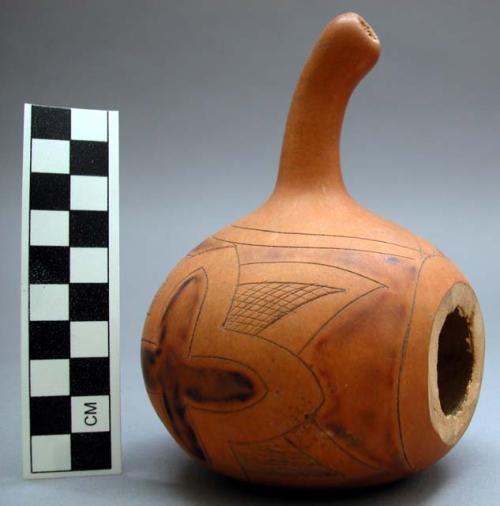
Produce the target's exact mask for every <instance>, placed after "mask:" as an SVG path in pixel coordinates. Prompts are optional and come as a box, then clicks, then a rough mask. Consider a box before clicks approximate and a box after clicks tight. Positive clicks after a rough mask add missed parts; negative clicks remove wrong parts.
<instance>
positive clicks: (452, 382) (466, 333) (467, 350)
mask: <svg viewBox="0 0 500 506" xmlns="http://www.w3.org/2000/svg"><path fill="white" fill-rule="evenodd" d="M473 365H474V355H473V349H472V335H471V329H470V325H469V320H468V319H467V318H466V317H465V316H463V314H462V313H461V311H460V309H459V308H458V307H457V308H455V310H454V311H452V312H451V313H449V314H448V316H447V317H446V320H445V322H444V325H443V327H442V329H441V332H440V334H439V347H438V363H437V373H438V388H439V401H440V403H441V409H442V410H443V413H444V414H445V415H450V414H453V413H456V412H457V411H459V410H460V407H461V405H462V403H463V401H464V400H465V397H466V395H467V386H468V385H469V382H470V381H471V377H472V368H473Z"/></svg>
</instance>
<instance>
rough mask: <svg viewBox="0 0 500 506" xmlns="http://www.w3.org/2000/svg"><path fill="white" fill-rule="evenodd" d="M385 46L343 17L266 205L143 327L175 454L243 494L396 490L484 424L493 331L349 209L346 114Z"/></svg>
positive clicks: (323, 45)
mask: <svg viewBox="0 0 500 506" xmlns="http://www.w3.org/2000/svg"><path fill="white" fill-rule="evenodd" d="M379 51H380V45H379V41H378V38H377V36H376V35H375V33H374V32H373V30H372V29H371V27H370V26H369V25H368V24H367V23H366V22H365V21H364V20H363V19H361V18H360V17H359V16H358V15H356V14H353V13H347V14H343V15H341V16H338V17H337V18H335V19H334V20H332V21H331V22H330V24H329V25H328V26H327V27H326V28H325V30H324V31H323V33H322V34H321V36H320V38H319V40H318V42H317V44H316V46H315V48H314V49H313V52H312V54H311V56H310V58H309V60H308V62H307V64H306V66H305V68H304V70H303V73H302V75H301V78H300V80H299V83H298V85H297V88H296V91H295V95H294V98H293V101H292V105H291V109H290V113H289V117H288V122H287V128H286V132H285V137H284V143H283V150H282V156H281V163H280V171H279V176H278V180H277V185H276V188H275V190H274V192H273V194H272V195H271V197H270V199H269V200H268V201H267V202H266V203H265V204H264V205H263V206H262V207H261V208H259V209H257V210H256V211H255V212H254V213H252V214H250V215H249V216H246V217H245V218H243V219H241V220H239V221H237V222H236V223H234V224H233V225H231V226H229V227H227V228H225V229H223V230H221V231H219V232H217V233H215V234H214V235H212V236H211V237H210V238H208V239H207V240H206V241H204V242H202V243H201V244H200V245H199V246H197V247H196V248H194V249H193V250H192V251H191V252H190V253H188V255H187V256H186V257H185V258H184V259H183V260H182V261H181V262H180V263H179V264H178V265H177V266H176V267H175V269H174V270H173V271H172V272H171V273H170V275H169V276H168V277H167V279H166V281H165V282H164V284H163V285H162V286H161V288H160V289H159V291H158V293H157V295H156V297H155V299H154V300H153V303H152V305H151V309H150V312H149V313H148V317H147V320H146V323H145V327H144V333H143V339H142V365H143V372H144V378H145V383H146V387H147V391H148V394H149V397H150V399H151V401H152V403H153V406H154V408H155V410H156V411H157V413H158V415H159V416H160V418H161V419H162V421H163V422H164V424H165V425H166V427H167V429H168V430H169V431H170V433H171V434H172V435H173V437H174V438H175V439H176V440H177V442H178V443H179V444H180V445H181V446H182V447H183V448H184V449H185V450H186V451H187V452H188V453H189V454H191V455H192V456H194V457H196V458H197V459H199V460H200V461H202V462H203V463H205V464H206V465H207V466H208V467H210V468H211V469H213V470H216V471H218V472H221V473H224V474H226V475H228V476H232V477H235V478H238V479H241V480H247V481H252V482H259V483H266V484H273V485H283V486H305V487H345V486H359V485H368V484H374V483H380V482H384V481H390V480H394V479H396V478H399V477H401V476H404V475H406V474H409V473H411V472H414V471H416V470H419V469H423V468H425V467H427V466H429V465H430V464H432V463H433V462H435V461H436V460H438V459H439V458H440V457H442V456H443V455H444V454H445V453H446V452H447V451H448V450H449V449H450V448H451V447H452V446H453V445H454V444H455V443H456V442H457V441H458V439H459V438H460V437H461V435H462V434H463V432H464V431H465V429H466V427H467V425H468V423H469V421H470V419H471V417H472V414H473V411H474V407H475V405H476V402H477V398H478V395H479V388H480V382H481V375H482V367H483V349H484V332H483V326H482V319H481V312H480V309H479V305H478V303H477V299H476V297H475V295H474V292H473V290H472V289H471V288H470V285H469V283H468V281H467V279H466V278H465V277H464V276H463V274H461V273H460V271H459V270H458V269H457V268H456V267H455V266H454V265H453V264H452V263H451V262H450V261H449V260H448V259H447V258H446V257H445V256H444V255H443V254H442V253H441V252H440V251H438V250H437V249H436V248H434V247H433V246H432V245H430V244H429V243H427V242H426V241H425V240H423V239H421V238H420V237H418V236H416V235H414V234H412V233H410V232H409V231H407V230H406V229H404V228H402V227H400V226H398V225H395V224H393V223H390V222H388V221H386V220H384V219H383V218H380V217H378V216H377V215H375V214H373V213H371V212H369V211H367V210H366V209H364V208H363V207H361V206H360V205H359V204H358V203H357V202H355V201H354V200H353V199H352V198H351V197H350V195H349V194H348V193H347V191H346V189H345V186H344V183H343V181H342V175H341V172H340V163H339V151H338V142H339V137H340V129H341V124H342V119H343V115H344V110H345V107H346V105H347V102H348V99H349V97H350V95H351V93H352V91H353V89H354V87H355V86H356V84H357V83H358V82H359V80H360V79H361V78H362V77H363V76H364V75H365V74H366V73H367V72H368V70H369V69H370V68H371V67H372V66H373V65H374V64H375V62H376V60H377V58H378V55H379Z"/></svg>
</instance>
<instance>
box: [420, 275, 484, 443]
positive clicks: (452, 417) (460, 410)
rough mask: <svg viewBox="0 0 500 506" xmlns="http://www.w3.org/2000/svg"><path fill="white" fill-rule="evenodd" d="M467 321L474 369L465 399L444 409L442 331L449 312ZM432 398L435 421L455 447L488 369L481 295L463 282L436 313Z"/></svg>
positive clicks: (431, 346)
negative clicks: (440, 365)
mask: <svg viewBox="0 0 500 506" xmlns="http://www.w3.org/2000/svg"><path fill="white" fill-rule="evenodd" d="M457 308H458V311H459V313H460V315H461V317H463V318H464V319H466V320H467V323H468V329H469V336H470V348H471V353H472V371H471V374H470V379H469V381H468V382H467V385H466V387H465V390H464V395H463V398H462V400H461V402H459V403H458V405H457V406H456V408H455V409H454V410H452V411H450V412H448V413H446V412H445V411H444V410H443V407H442V404H441V396H440V391H439V382H438V357H439V343H440V335H441V331H442V329H443V327H444V324H445V321H446V319H447V317H448V315H449V314H451V313H453V312H454V311H455V310H457ZM428 368H429V370H428V400H429V411H430V418H431V423H432V426H433V428H434V430H435V431H436V432H437V433H438V435H439V437H440V438H441V440H442V441H443V443H445V444H446V445H448V446H453V445H454V444H455V443H456V442H457V441H458V440H459V439H460V438H461V437H462V435H463V433H464V432H465V430H466V429H467V427H468V425H469V423H470V421H471V419H472V415H473V414H474V410H475V407H476V405H477V401H478V398H479V391H480V388H481V381H482V376H483V368H484V323H483V318H482V314H481V309H480V307H479V303H478V300H477V297H476V295H475V293H474V291H473V290H472V288H471V287H470V286H469V285H468V284H466V283H463V282H459V283H456V284H454V285H453V286H452V287H451V288H450V289H449V290H448V292H447V293H446V294H445V296H444V297H443V299H442V300H441V303H440V305H439V307H438V310H437V312H436V314H435V316H434V321H433V325H432V331H431V337H430V343H429V359H428Z"/></svg>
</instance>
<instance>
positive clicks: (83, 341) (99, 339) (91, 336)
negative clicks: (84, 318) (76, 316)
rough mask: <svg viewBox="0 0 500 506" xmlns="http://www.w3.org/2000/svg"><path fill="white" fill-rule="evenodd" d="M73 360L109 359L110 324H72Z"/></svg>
mask: <svg viewBox="0 0 500 506" xmlns="http://www.w3.org/2000/svg"><path fill="white" fill-rule="evenodd" d="M70 343H71V344H70V349H71V358H78V357H107V356H108V322H71V323H70Z"/></svg>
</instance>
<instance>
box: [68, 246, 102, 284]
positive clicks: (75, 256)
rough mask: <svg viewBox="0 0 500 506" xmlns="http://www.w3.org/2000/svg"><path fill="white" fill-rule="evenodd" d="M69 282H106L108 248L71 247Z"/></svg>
mask: <svg viewBox="0 0 500 506" xmlns="http://www.w3.org/2000/svg"><path fill="white" fill-rule="evenodd" d="M69 258H70V268H69V272H70V282H71V283H107V282H108V248H71V249H70V255H69Z"/></svg>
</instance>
